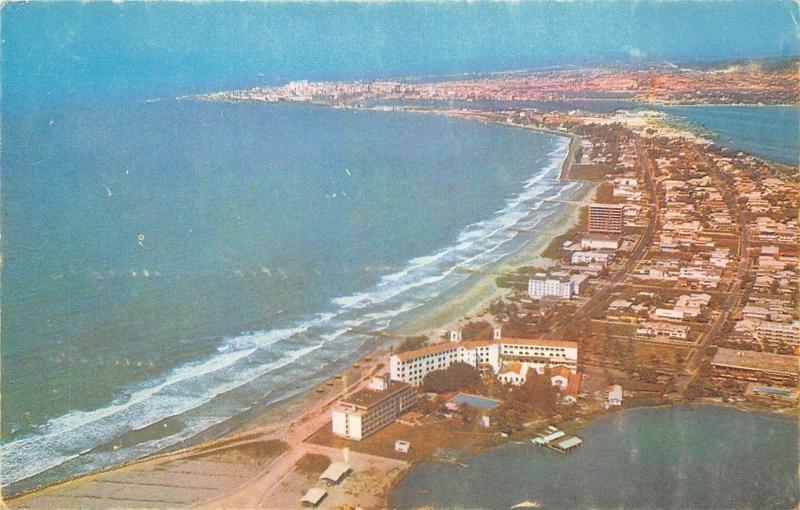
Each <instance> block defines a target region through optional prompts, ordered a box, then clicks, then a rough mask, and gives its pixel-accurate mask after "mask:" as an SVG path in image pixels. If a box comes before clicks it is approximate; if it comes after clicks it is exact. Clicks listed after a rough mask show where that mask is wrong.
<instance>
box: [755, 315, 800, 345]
mask: <svg viewBox="0 0 800 510" xmlns="http://www.w3.org/2000/svg"><path fill="white" fill-rule="evenodd" d="M756 332H757V334H758V339H759V340H761V341H763V342H766V343H768V344H774V345H790V346H792V347H798V346H800V321H793V322H788V323H787V322H773V321H764V322H762V323H761V324H759V325H758V329H757V330H756Z"/></svg>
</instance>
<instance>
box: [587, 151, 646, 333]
mask: <svg viewBox="0 0 800 510" xmlns="http://www.w3.org/2000/svg"><path fill="white" fill-rule="evenodd" d="M636 152H637V156H638V161H639V162H640V164H641V166H642V175H643V176H644V183H645V187H646V188H647V192H648V194H649V195H650V203H651V204H653V208H652V209H651V210H650V218H649V219H648V221H647V227H645V229H644V232H642V237H640V238H639V241H638V242H637V243H636V246H634V248H633V250H632V251H631V254H630V256H629V257H628V259H627V260H626V261H625V262H624V263H623V264H622V267H620V268H619V270H618V271H617V272H616V273H614V275H613V276H612V277H611V278H610V279H609V280H608V281H607V282H606V283H605V285H603V286H602V287H601V288H599V289H598V290H597V291H596V292H595V293H594V295H592V297H591V298H589V300H588V301H586V302H585V303H584V304H583V306H581V307H580V308H578V310H576V311H575V313H574V314H573V315H572V318H573V320H580V319H584V318H591V314H592V311H593V310H594V309H595V308H596V307H597V306H598V305H600V304H601V303H603V302H604V301H605V300H606V299H607V298H608V296H609V295H610V293H611V290H612V289H613V288H614V287H615V286H616V285H618V284H620V283H622V282H623V281H624V280H625V278H626V277H627V276H628V274H629V273H630V272H631V270H632V269H633V268H634V266H635V265H636V263H637V262H638V261H639V260H640V259H641V258H642V257H643V256H644V254H645V253H647V250H648V249H649V248H650V245H651V244H652V242H653V233H654V232H655V230H656V226H657V224H658V223H657V222H658V217H659V212H660V205H659V203H658V200H657V199H656V188H655V175H654V174H653V167H652V165H653V162H652V161H650V158H649V157H648V156H647V152H646V151H645V149H644V147H643V146H642V141H641V139H640V138H637V139H636Z"/></svg>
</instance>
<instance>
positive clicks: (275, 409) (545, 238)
mask: <svg viewBox="0 0 800 510" xmlns="http://www.w3.org/2000/svg"><path fill="white" fill-rule="evenodd" d="M405 111H408V110H405ZM418 113H425V114H430V113H436V114H442V113H443V112H442V111H436V110H431V111H418ZM444 114H445V115H454V114H453V112H445V113H444ZM455 116H458V117H460V118H464V119H466V120H470V121H473V122H475V121H477V122H486V120H485V119H478V118H475V117H473V116H470V115H458V114H455ZM492 124H495V125H498V126H502V127H505V128H517V129H525V128H521V127H520V126H515V125H510V124H505V123H502V122H492ZM536 131H546V132H548V133H550V134H552V135H557V136H561V137H570V138H571V141H570V143H569V146H568V148H567V151H566V154H565V156H564V159H563V160H562V162H561V168H560V171H559V180H561V181H563V180H565V179H564V174H565V168H566V167H567V166H568V160H569V159H570V157H571V156H572V155H573V150H574V145H575V144H574V141H575V136H574V135H571V134H567V133H563V132H555V131H550V130H541V129H536ZM595 188H596V184H594V183H589V182H586V183H584V184H583V185H582V186H581V187H580V188H578V189H577V190H575V191H573V192H572V194H571V195H570V196H569V197H567V199H568V200H570V201H571V202H572V203H569V204H562V206H561V208H560V210H559V211H558V212H557V213H556V214H555V216H554V217H553V218H551V219H550V220H549V221H548V224H547V225H546V226H543V227H541V228H540V229H539V230H538V231H537V232H536V233H535V234H534V235H533V236H532V237H531V238H530V239H529V240H527V241H526V242H525V243H524V245H523V246H522V247H520V248H519V249H518V250H516V251H515V252H512V253H511V254H509V255H507V256H506V257H503V258H501V259H500V260H498V261H497V262H495V263H492V264H489V265H488V266H486V267H485V268H484V271H483V273H482V274H476V275H474V277H471V278H468V279H467V281H466V282H462V283H461V284H458V285H456V287H457V288H459V289H460V290H459V292H457V293H455V294H454V295H452V296H450V297H449V298H448V299H446V300H445V301H443V302H442V303H439V304H436V305H434V306H432V307H431V308H430V309H429V310H426V311H425V312H424V313H423V314H422V316H421V317H418V318H416V319H414V320H412V321H410V322H408V323H405V324H402V325H401V326H399V327H398V328H397V329H396V330H393V331H392V332H391V333H390V334H389V335H387V336H388V337H391V336H392V335H394V337H395V339H394V340H387V339H386V338H382V337H377V338H378V342H377V345H376V346H374V347H373V346H370V347H366V348H363V349H359V350H358V351H357V353H361V354H360V359H362V360H363V359H365V358H379V357H381V356H385V355H387V354H388V352H389V349H390V346H391V345H392V344H394V343H397V342H398V341H399V338H400V337H401V336H414V335H417V334H422V333H428V334H432V335H433V334H434V333H433V332H435V330H437V329H440V328H443V327H445V326H447V325H449V324H453V323H454V322H456V321H458V320H459V319H461V318H463V317H465V316H473V315H474V314H476V313H479V312H480V311H481V310H482V309H484V308H485V307H486V306H487V305H488V304H489V303H491V302H492V301H494V300H495V299H497V298H499V297H502V296H504V295H505V293H506V292H507V290H506V289H501V288H498V287H497V286H496V285H495V282H494V276H493V275H492V273H493V272H497V271H506V270H510V269H513V268H515V267H519V266H520V265H523V264H527V265H529V264H531V263H536V264H544V265H549V264H550V263H551V260H550V259H546V258H544V257H541V253H542V252H543V251H544V250H545V248H546V247H547V245H548V243H549V242H550V240H551V239H552V238H553V237H556V236H558V235H560V234H561V233H563V232H564V231H567V230H568V229H569V228H571V227H572V226H573V224H574V223H575V222H577V221H578V210H579V205H576V204H575V203H574V202H575V201H578V200H580V201H585V200H587V199H589V198H591V196H592V195H593V191H594V189H595ZM518 235H525V234H518ZM462 287H463V288H462ZM334 375H335V374H334V373H331V374H328V378H330V377H333V376H334ZM339 375H341V376H342V380H344V381H357V380H361V379H363V378H365V376H364V374H363V370H361V369H358V370H355V369H354V368H353V367H349V368H347V369H345V370H344V371H342V372H341V373H340V374H339ZM320 389H322V390H324V391H322V392H320V391H319V390H320ZM328 389H329V388H326V385H325V384H324V381H323V382H322V383H320V384H317V385H315V386H313V387H311V388H308V389H306V390H303V391H300V392H298V393H297V394H294V395H290V396H287V397H286V398H284V399H281V400H279V401H277V402H275V403H272V404H269V405H268V407H266V408H265V409H261V410H259V411H257V412H253V413H252V414H249V415H241V416H236V417H233V418H231V419H229V420H226V421H225V422H222V423H220V424H217V425H216V426H212V427H210V429H207V430H206V431H203V432H200V433H199V434H197V435H195V436H193V437H191V438H188V439H186V440H184V441H181V442H179V443H177V444H175V445H172V446H169V447H166V448H164V449H162V450H159V451H156V452H153V453H151V454H148V455H145V456H144V457H141V458H139V459H134V460H130V461H126V462H122V463H118V464H113V465H110V466H107V467H105V468H101V469H97V470H92V471H90V472H87V473H83V474H78V475H75V476H72V477H68V478H65V479H61V480H56V481H53V482H47V483H44V484H41V485H37V486H34V487H29V488H23V489H21V490H19V491H17V492H14V493H12V494H10V495H9V496H8V497H6V496H5V495H2V499H3V500H5V501H6V502H14V501H19V500H21V499H27V498H28V497H30V496H35V495H36V494H37V493H40V492H42V491H45V490H48V489H51V488H54V487H59V488H66V487H69V486H70V485H71V484H75V483H81V482H82V481H85V480H87V479H90V478H91V477H93V476H96V475H98V474H101V473H109V472H115V471H118V470H122V469H127V468H129V467H130V466H134V465H140V464H146V463H150V462H153V461H161V460H164V459H171V458H178V457H181V456H183V455H186V454H188V453H192V452H203V451H207V450H210V449H214V448H216V447H217V446H218V445H219V444H220V443H229V442H236V441H245V440H247V439H251V438H253V437H257V436H258V437H261V438H268V437H272V436H277V435H279V434H280V433H281V432H282V431H285V430H290V429H292V428H293V427H294V426H295V425H297V424H298V423H302V422H303V421H304V419H307V417H308V416H309V415H311V414H312V413H309V409H321V410H323V411H324V410H327V408H328V407H329V406H330V405H332V402H333V401H335V399H336V397H338V396H339V395H338V394H337V395H335V396H334V397H333V398H332V395H331V393H330V392H329V391H327V390H328ZM343 393H344V392H343Z"/></svg>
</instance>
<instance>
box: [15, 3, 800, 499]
mask: <svg viewBox="0 0 800 510" xmlns="http://www.w3.org/2000/svg"><path fill="white" fill-rule="evenodd" d="M689 12H691V14H692V15H691V16H687V15H686V14H687V13H689ZM796 14H797V6H796V5H795V4H793V3H790V2H786V3H781V2H775V3H770V4H768V5H767V6H764V4H762V3H760V2H735V3H733V4H729V3H727V2H708V3H704V4H702V5H696V4H692V3H684V2H668V3H635V4H628V3H626V2H619V3H614V4H600V3H591V2H590V3H584V2H573V3H561V2H559V3H546V2H531V3H514V4H466V3H465V4H452V5H442V4H417V3H385V4H360V3H337V4H322V3H319V4H315V3H311V4H299V3H274V4H263V3H237V4H229V3H224V4H223V3H203V4H200V3H193V4H176V3H166V2H164V3H152V2H147V3H134V2H126V3H121V4H116V3H114V4H112V3H89V4H83V3H26V4H6V5H4V6H3V7H2V16H1V17H0V23H2V33H3V42H2V45H3V46H2V63H1V65H2V76H3V80H2V87H3V90H2V105H1V106H2V135H3V136H2V147H1V148H2V155H0V165H2V177H1V178H2V207H3V210H2V212H3V215H2V234H3V275H2V291H0V292H1V296H0V297H1V298H2V305H3V323H2V327H3V331H2V361H1V363H2V374H0V377H1V379H0V382H2V393H3V399H2V404H1V405H2V409H1V410H2V417H3V419H2V427H1V432H2V435H1V436H0V439H1V440H2V448H1V449H0V455H2V467H0V483H1V484H2V485H3V486H4V487H5V488H6V489H8V490H11V491H13V490H17V489H21V488H24V487H28V486H31V485H34V484H37V483H42V482H46V481H52V480H58V479H61V478H64V477H67V476H71V475H74V474H76V473H81V472H85V471H87V470H91V469H94V468H97V467H102V466H107V465H110V464H113V463H116V462H120V461H124V460H128V459H132V458H136V457H139V456H142V455H145V454H147V453H150V452H153V451H156V450H158V449H160V448H164V447H167V446H169V445H172V444H175V443H176V442H178V441H181V440H183V439H186V438H189V437H191V436H193V435H195V434H196V433H197V432H199V431H201V430H204V429H206V428H208V427H211V426H213V425H215V424H218V423H220V422H223V421H225V420H227V419H229V418H230V417H232V416H236V415H238V414H240V413H242V412H245V411H246V410H248V409H253V408H260V407H264V406H266V405H268V404H269V403H270V402H274V401H276V400H279V399H282V398H286V397H287V396H289V395H292V394H295V393H297V392H299V391H301V390H303V389H304V388H307V387H309V386H311V385H313V384H314V383H315V382H318V381H321V380H323V379H324V378H326V377H327V376H329V375H330V374H331V373H334V372H336V371H338V370H341V368H343V367H345V366H347V365H348V364H349V363H350V362H351V361H352V360H353V359H354V358H355V357H357V356H358V355H359V352H362V351H363V349H364V348H365V347H364V346H365V342H367V341H368V340H369V338H370V337H366V336H364V335H360V334H358V333H354V331H353V330H354V329H356V330H359V331H363V330H375V329H385V328H393V327H396V326H397V325H400V324H401V323H402V322H403V321H404V320H405V319H406V318H407V317H411V316H414V315H415V314H419V313H420V310H421V308H422V307H424V306H425V304H426V303H427V302H428V301H430V300H431V299H433V298H435V297H436V296H438V295H440V294H442V293H446V292H447V291H448V290H450V289H453V288H455V286H457V285H459V284H461V283H463V282H464V281H465V279H467V278H468V275H469V274H470V271H469V270H471V269H475V268H479V267H484V266H486V265H488V264H491V263H494V262H496V261H498V260H500V259H502V258H503V257H504V256H506V255H507V254H510V253H512V252H514V251H515V250H517V249H518V248H520V247H521V246H522V245H523V244H524V243H525V240H524V239H521V238H520V237H519V236H516V235H515V233H514V231H512V230H511V228H512V227H514V226H517V227H526V228H534V229H535V228H538V227H540V226H544V225H546V223H547V222H548V220H549V219H551V218H553V217H554V216H555V214H556V213H557V211H558V208H559V207H560V206H559V205H557V204H554V203H552V202H546V201H544V200H543V199H545V198H548V199H550V198H552V199H557V198H565V197H567V196H569V195H570V194H571V193H572V192H573V191H575V190H576V189H577V186H578V185H577V184H575V183H571V184H565V183H559V182H557V175H558V170H559V166H560V163H561V159H562V158H563V155H564V152H565V140H564V139H563V138H558V137H554V136H551V135H546V134H539V133H532V132H528V131H522V130H515V129H505V128H499V127H492V126H484V125H478V124H474V123H470V122H467V121H464V120H456V119H448V118H444V117H437V116H425V115H416V114H410V113H409V114H398V113H387V112H365V111H346V110H334V109H326V108H320V107H313V106H302V105H253V104H222V103H201V102H194V101H178V100H176V97H178V96H184V95H190V94H196V93H202V92H211V91H215V90H221V89H228V88H238V87H249V86H254V85H262V84H274V83H284V82H286V81H289V80H293V79H309V80H318V79H326V80H330V79H365V78H373V77H388V76H408V77H416V78H418V79H424V78H425V77H426V76H428V77H429V76H443V75H464V74H471V73H478V72H486V71H498V70H508V69H517V68H542V67H547V66H553V65H566V64H569V65H577V64H583V63H587V62H588V63H597V62H610V61H631V60H633V61H641V60H642V59H643V58H652V59H654V60H659V59H673V60H707V59H712V58H720V57H723V56H724V57H742V56H752V57H758V56H781V55H787V54H788V55H794V54H797V52H798V43H797V40H796V38H794V37H787V34H793V33H794V32H793V31H794V26H793V24H792V16H794V17H795V18H796ZM601 15H602V16H603V17H604V19H606V20H607V21H608V22H607V23H604V24H602V25H599V26H598V25H595V24H594V22H593V21H592V20H594V19H599V18H598V17H599V16H601ZM676 20H677V21H676ZM479 21H480V22H479ZM667 21H669V23H670V24H671V26H674V25H675V24H676V23H677V24H678V25H679V27H678V28H682V29H683V30H677V29H676V31H675V34H678V37H674V36H673V35H674V34H672V33H671V32H670V33H667V32H665V31H663V30H656V29H655V28H657V27H659V26H662V25H664V24H665V23H666V22H667ZM699 27H703V29H702V30H698V28H699ZM745 28H746V29H747V30H745ZM754 30H757V31H758V34H759V37H752V36H751V34H752V33H753V31H754ZM587 34H591V37H587ZM621 34H625V36H624V37H623V36H622V35H621ZM687 34H695V36H692V37H688V36H687Z"/></svg>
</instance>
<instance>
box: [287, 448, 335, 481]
mask: <svg viewBox="0 0 800 510" xmlns="http://www.w3.org/2000/svg"><path fill="white" fill-rule="evenodd" d="M330 465H331V459H329V458H328V457H326V456H325V455H319V454H317V453H306V454H305V455H303V456H302V457H300V460H298V461H297V464H295V465H294V468H295V469H296V470H297V471H298V472H299V473H301V474H303V475H305V476H306V477H308V478H316V477H318V476H319V475H321V474H322V472H323V471H325V470H326V469H327V468H328V466H330Z"/></svg>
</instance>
